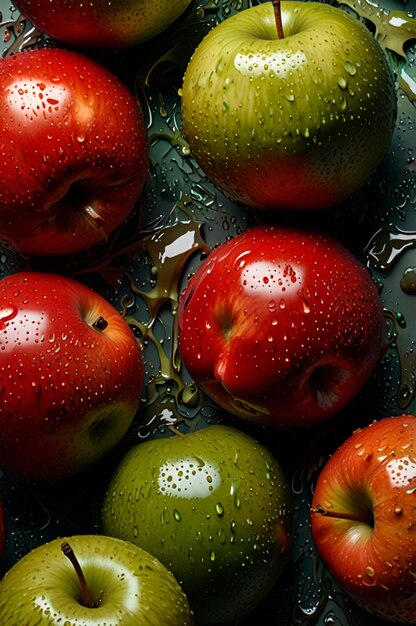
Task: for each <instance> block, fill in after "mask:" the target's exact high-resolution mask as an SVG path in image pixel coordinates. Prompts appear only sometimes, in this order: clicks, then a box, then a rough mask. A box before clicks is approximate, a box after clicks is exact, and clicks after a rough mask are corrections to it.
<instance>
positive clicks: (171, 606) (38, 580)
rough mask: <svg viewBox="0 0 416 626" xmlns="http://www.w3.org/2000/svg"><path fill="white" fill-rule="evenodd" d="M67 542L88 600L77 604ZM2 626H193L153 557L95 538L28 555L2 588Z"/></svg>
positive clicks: (177, 589) (169, 576) (55, 544)
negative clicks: (88, 603)
mask: <svg viewBox="0 0 416 626" xmlns="http://www.w3.org/2000/svg"><path fill="white" fill-rule="evenodd" d="M64 541H67V542H68V543H69V544H70V545H71V547H72V549H73V550H74V553H75V555H76V557H77V559H78V561H79V563H80V565H81V568H82V570H83V573H84V575H85V578H86V581H87V585H88V587H89V591H90V595H91V599H92V601H93V602H97V601H98V598H100V597H102V600H101V602H100V605H99V606H98V607H93V608H89V607H86V606H83V604H82V602H81V592H80V585H79V582H78V579H77V576H76V574H75V570H74V568H73V565H72V564H71V563H70V561H69V560H68V559H67V557H66V556H65V555H64V554H63V552H62V550H61V544H62V543H63V542H64ZM0 623H1V624H2V625H4V626H6V624H7V626H65V625H67V626H69V625H71V626H72V625H75V624H76V625H77V626H104V624H105V626H120V625H121V624H122V625H123V626H137V625H138V624H140V626H146V625H151V626H159V625H160V626H164V625H165V624H166V625H167V624H169V626H191V625H192V624H193V623H194V622H193V617H192V613H191V610H190V608H189V604H188V601H187V599H186V597H185V595H184V593H183V591H182V590H181V588H180V586H179V584H178V582H177V581H176V580H175V578H174V577H173V575H172V574H171V573H170V572H168V570H166V568H165V567H164V566H163V565H162V564H161V563H160V562H158V561H157V559H155V558H154V557H153V556H151V555H150V554H148V553H146V552H145V551H143V550H141V549H140V548H138V547H137V546H134V545H132V544H130V543H128V542H125V541H120V540H118V539H114V538H111V537H104V536H99V535H82V536H81V535H78V536H74V537H69V538H63V539H55V540H53V541H51V542H50V543H48V544H44V545H42V546H39V547H38V548H35V549H34V550H32V551H31V552H30V553H28V554H26V555H25V556H24V557H22V559H20V561H18V562H17V563H16V564H15V565H14V566H13V567H12V568H11V569H10V570H9V572H7V573H6V575H5V577H4V578H3V580H2V581H1V582H0Z"/></svg>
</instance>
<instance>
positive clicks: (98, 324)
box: [92, 315, 108, 330]
mask: <svg viewBox="0 0 416 626" xmlns="http://www.w3.org/2000/svg"><path fill="white" fill-rule="evenodd" d="M107 326H108V322H107V320H106V319H105V317H102V316H101V315H100V317H98V318H97V319H96V320H95V322H93V324H92V327H93V328H95V329H96V330H105V329H106V328H107Z"/></svg>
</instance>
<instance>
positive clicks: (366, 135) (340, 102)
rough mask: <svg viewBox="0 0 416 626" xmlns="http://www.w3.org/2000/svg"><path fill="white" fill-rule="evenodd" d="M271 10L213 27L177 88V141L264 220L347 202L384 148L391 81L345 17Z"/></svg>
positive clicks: (365, 37) (374, 49) (378, 54)
mask: <svg viewBox="0 0 416 626" xmlns="http://www.w3.org/2000/svg"><path fill="white" fill-rule="evenodd" d="M281 7H282V19H283V30H284V34H285V37H284V38H283V39H278V38H277V29H276V23H275V17H274V13H273V7H272V3H271V2H265V3H263V4H261V5H259V6H255V7H252V8H250V9H246V10H243V11H241V12H239V13H237V14H236V15H233V16H232V17H230V18H229V19H227V20H225V21H224V22H222V23H221V24H220V25H218V26H216V27H215V28H214V29H213V30H212V31H210V32H209V33H208V35H207V36H206V37H205V39H204V40H203V41H202V42H201V43H200V45H199V46H198V48H197V50H196V51H195V52H194V54H193V56H192V58H191V60H190V62H189V65H188V68H187V70H186V73H185V76H184V80H183V89H182V120H183V130H184V134H185V136H186V138H187V140H188V142H189V145H190V148H191V151H192V153H193V155H194V156H195V158H196V160H197V161H198V163H199V164H200V166H201V167H202V169H203V170H204V171H205V173H206V174H207V175H208V177H209V178H210V179H211V180H212V181H213V182H214V183H215V184H216V185H217V186H218V187H219V188H220V189H221V190H223V191H224V192H225V193H226V194H227V195H229V196H231V197H232V198H234V199H236V200H239V201H241V202H244V203H246V204H247V205H249V206H253V207H257V208H260V209H272V210H281V209H295V210H309V209H323V208H328V207H332V206H334V205H336V204H339V203H341V202H343V201H345V200H346V199H347V198H348V197H349V196H350V195H351V194H352V193H353V192H355V191H356V190H358V189H359V188H361V187H362V186H363V185H364V184H365V183H366V181H367V179H368V178H369V177H370V175H371V174H373V172H374V171H375V170H376V168H377V167H378V165H379V164H380V162H381V160H382V159H383V157H384V155H385V154H386V152H387V150H388V147H389V145H390V141H391V137H392V133H393V129H394V124H395V119H396V110H397V102H396V95H395V85H394V77H393V74H392V72H391V70H390V69H389V66H388V63H387V60H386V58H385V55H384V52H383V51H382V49H381V47H380V45H379V44H378V42H376V41H375V39H374V37H373V36H372V35H371V33H370V32H369V31H368V29H366V27H365V26H363V25H362V24H361V23H360V22H359V21H358V20H357V19H355V18H353V17H352V16H350V15H348V14H347V13H346V12H345V11H343V10H341V9H339V8H334V7H331V6H328V5H325V4H318V3H316V2H285V1H282V2H281Z"/></svg>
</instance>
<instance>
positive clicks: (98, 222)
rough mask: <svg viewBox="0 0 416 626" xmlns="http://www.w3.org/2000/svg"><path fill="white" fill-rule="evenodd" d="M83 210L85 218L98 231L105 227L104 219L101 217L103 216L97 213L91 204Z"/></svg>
mask: <svg viewBox="0 0 416 626" xmlns="http://www.w3.org/2000/svg"><path fill="white" fill-rule="evenodd" d="M83 210H84V214H85V217H86V218H87V220H88V221H89V223H90V224H91V225H92V226H94V228H97V229H98V228H102V227H103V224H104V220H103V218H102V217H101V215H99V214H98V213H97V211H96V210H95V209H93V208H92V206H91V205H90V204H87V205H85V206H84V208H83Z"/></svg>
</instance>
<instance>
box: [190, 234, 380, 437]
mask: <svg viewBox="0 0 416 626" xmlns="http://www.w3.org/2000/svg"><path fill="white" fill-rule="evenodd" d="M178 323H179V350H180V353H181V356H182V360H183V363H184V365H185V367H186V368H187V370H188V372H189V373H190V375H191V376H192V378H193V379H194V381H195V382H196V383H197V384H198V385H199V386H200V387H201V388H202V389H203V390H204V391H205V392H206V393H207V394H208V395H209V396H211V397H212V398H213V399H214V400H215V401H216V402H217V403H218V404H219V405H220V406H222V407H223V408H225V409H226V410H227V411H229V412H230V413H233V414H234V415H237V416H240V417H243V418H246V419H249V420H253V421H257V422H263V423H266V424H272V425H274V426H288V427H297V426H304V425H307V424H312V423H315V422H318V421H321V420H323V419H326V418H328V417H330V416H332V415H334V414H335V413H336V412H338V411H339V410H340V409H341V408H342V407H344V406H345V405H346V404H347V403H349V402H350V401H351V400H352V399H353V398H354V397H355V396H356V395H357V393H358V392H359V391H360V390H361V389H362V387H363V386H364V384H365V382H366V381H367V380H368V378H369V377H370V375H371V374H372V372H373V370H374V369H375V367H376V365H377V363H378V361H379V359H380V356H381V353H382V350H383V348H384V341H385V340H384V337H385V332H386V325H385V320H384V316H383V310H382V306H381V303H380V298H379V296H378V293H377V290H376V288H375V286H374V284H373V282H372V280H371V278H370V275H369V273H368V272H367V270H366V269H365V268H364V267H363V266H362V265H361V264H360V262H359V261H358V260H357V259H356V258H354V257H353V256H352V255H351V253H350V252H348V251H347V250H346V249H345V248H344V247H343V246H341V244H340V243H338V242H337V241H335V240H334V239H332V238H330V237H328V236H325V235H324V234H322V233H319V232H315V231H312V230H309V231H308V230H302V229H294V228H291V227H279V226H257V227H254V228H252V229H249V230H247V231H246V232H245V233H243V234H242V235H238V236H237V237H235V238H234V239H232V240H230V241H228V242H226V243H224V244H222V245H220V246H218V247H217V248H215V249H214V250H213V251H212V252H211V253H210V254H209V256H208V258H207V259H206V260H205V261H204V262H203V263H202V264H201V266H200V267H199V269H198V270H197V271H196V273H195V274H194V275H193V276H192V277H191V279H190V280H189V281H188V284H187V286H186V288H185V289H184V291H183V292H182V294H181V296H180V301H179V310H178Z"/></svg>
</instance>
